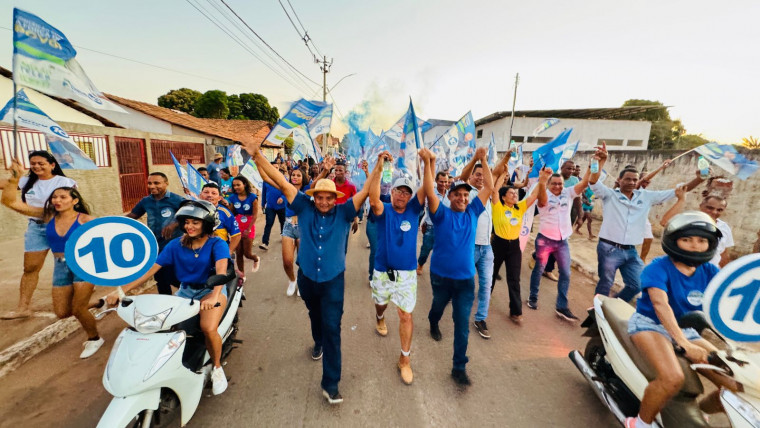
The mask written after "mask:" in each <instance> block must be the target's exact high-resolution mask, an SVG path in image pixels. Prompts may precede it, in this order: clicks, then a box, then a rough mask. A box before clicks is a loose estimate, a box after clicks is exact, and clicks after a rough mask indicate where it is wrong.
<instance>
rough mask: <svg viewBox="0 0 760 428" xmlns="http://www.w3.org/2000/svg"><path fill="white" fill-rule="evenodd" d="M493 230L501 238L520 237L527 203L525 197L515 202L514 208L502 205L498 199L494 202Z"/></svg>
mask: <svg viewBox="0 0 760 428" xmlns="http://www.w3.org/2000/svg"><path fill="white" fill-rule="evenodd" d="M492 205H493V230H494V232H495V233H496V236H498V237H499V238H501V239H508V240H512V239H517V238H519V237H520V229H521V228H522V219H523V215H525V209H526V208H527V204H526V202H525V199H523V200H522V201H520V202H518V203H516V204H515V207H514V208H510V207H507V206H505V205H502V203H501V201H499V200H496V201H495V202H494V203H493V204H492Z"/></svg>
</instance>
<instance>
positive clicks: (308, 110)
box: [265, 98, 327, 146]
mask: <svg viewBox="0 0 760 428" xmlns="http://www.w3.org/2000/svg"><path fill="white" fill-rule="evenodd" d="M326 105H327V104H326V103H323V102H322V101H307V100H305V99H303V98H301V99H300V100H298V101H296V102H295V103H293V105H292V106H290V110H288V112H287V113H285V115H284V116H283V117H282V119H280V120H279V121H278V122H277V124H275V125H274V128H272V130H271V131H269V134H267V137H266V138H265V141H269V142H270V143H272V144H277V145H278V146H282V143H283V142H284V141H285V139H286V138H288V136H290V134H292V133H293V129H294V128H296V127H298V126H301V125H304V124H307V123H309V121H311V120H312V119H314V117H316V116H317V115H318V114H319V112H320V111H322V109H323V108H324V107H325V106H326Z"/></svg>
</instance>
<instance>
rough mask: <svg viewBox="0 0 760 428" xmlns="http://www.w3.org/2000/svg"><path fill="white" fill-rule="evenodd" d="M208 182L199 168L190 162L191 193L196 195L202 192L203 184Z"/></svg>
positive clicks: (189, 180) (188, 172)
mask: <svg viewBox="0 0 760 428" xmlns="http://www.w3.org/2000/svg"><path fill="white" fill-rule="evenodd" d="M206 183H208V182H207V181H206V179H205V178H203V176H202V175H201V173H200V172H198V170H197V169H195V168H194V167H193V165H192V164H191V163H190V162H188V163H187V188H188V189H189V190H190V192H191V193H195V194H196V195H200V194H201V189H203V185H204V184H206Z"/></svg>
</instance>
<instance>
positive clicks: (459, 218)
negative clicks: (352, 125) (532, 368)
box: [420, 147, 493, 386]
mask: <svg viewBox="0 0 760 428" xmlns="http://www.w3.org/2000/svg"><path fill="white" fill-rule="evenodd" d="M487 154H488V153H487V151H486V149H485V148H483V147H481V148H479V149H478V150H477V151H476V152H475V158H476V159H479V160H480V162H481V164H483V165H486V164H487V163H488V162H487ZM420 158H421V159H422V160H423V161H424V162H425V165H426V167H425V178H424V181H423V188H424V189H425V195H426V196H427V203H428V207H429V209H430V216H431V218H432V219H433V225H434V227H435V243H434V244H433V257H432V258H431V260H430V285H431V286H432V287H433V304H432V305H431V307H430V313H429V314H428V320H429V321H430V335H431V336H432V337H433V339H434V340H436V341H438V340H441V330H440V329H439V328H438V322H439V321H440V320H441V317H442V316H443V310H444V309H445V308H446V305H448V303H449V301H451V307H452V316H453V318H454V368H453V369H452V370H451V377H452V378H453V379H454V381H455V382H456V383H457V384H459V385H463V386H467V385H469V384H470V379H469V377H468V376H467V372H466V371H465V366H466V365H467V361H468V358H467V341H468V337H469V332H470V329H469V328H468V326H467V323H468V319H469V317H470V312H471V310H472V303H473V301H474V300H475V251H474V250H475V234H476V229H477V226H478V217H479V216H480V214H481V213H482V212H483V211H484V210H485V204H486V203H488V199H489V198H490V197H491V193H492V191H493V178H492V177H491V169H490V168H483V188H482V189H480V191H479V192H478V194H477V198H475V200H473V201H472V203H469V198H470V190H471V189H472V188H471V187H470V185H469V184H467V183H465V182H463V181H458V182H455V183H454V184H453V185H452V186H451V188H450V189H449V194H448V200H449V202H450V205H451V207H450V208H449V207H447V206H446V205H444V204H443V203H441V202H440V201H439V200H438V197H437V196H436V195H435V188H434V187H433V169H432V166H433V165H435V155H434V154H433V153H432V152H431V151H430V150H428V149H422V150H421V151H420ZM428 164H429V165H431V167H430V168H428V167H427V165H428Z"/></svg>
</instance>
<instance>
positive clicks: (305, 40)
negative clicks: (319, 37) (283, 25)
mask: <svg viewBox="0 0 760 428" xmlns="http://www.w3.org/2000/svg"><path fill="white" fill-rule="evenodd" d="M277 2H278V3H280V7H282V11H283V12H285V16H287V17H288V21H290V24H291V25H293V29H294V30H296V34H298V38H300V39H301V40H302V41H303V43H304V44H305V45H306V49H308V50H309V53H310V54H311V56H312V57H314V58H316V57H317V54H315V53H314V51H313V50H311V46H309V42H310V41H311V38H310V37H309V34H308V33H307V32H306V29H304V30H303V32H304V34H301V31H300V30H299V29H298V27H297V26H296V23H295V22H293V18H291V17H290V14H289V13H288V10H287V9H285V5H284V4H282V0H277ZM288 4H290V2H288ZM290 7H291V8H293V6H292V5H291V6H290ZM293 15H295V10H294V11H293ZM296 18H297V17H296ZM299 24H300V21H299ZM301 28H303V25H301ZM312 44H313V43H312ZM314 48H315V49H316V46H315V47H314ZM317 52H319V50H317ZM319 56H322V54H321V53H320V54H319Z"/></svg>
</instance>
